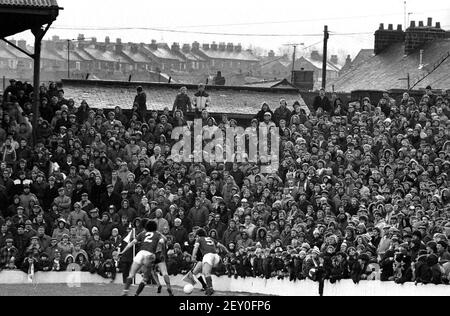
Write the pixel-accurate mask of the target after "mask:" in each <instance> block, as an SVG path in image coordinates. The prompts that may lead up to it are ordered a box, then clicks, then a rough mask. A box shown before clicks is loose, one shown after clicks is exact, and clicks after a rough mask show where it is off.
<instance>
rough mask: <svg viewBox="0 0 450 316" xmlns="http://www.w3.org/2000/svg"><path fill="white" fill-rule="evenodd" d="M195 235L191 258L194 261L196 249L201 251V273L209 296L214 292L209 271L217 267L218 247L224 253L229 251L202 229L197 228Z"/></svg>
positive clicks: (218, 261)
mask: <svg viewBox="0 0 450 316" xmlns="http://www.w3.org/2000/svg"><path fill="white" fill-rule="evenodd" d="M197 237H198V238H197V241H196V243H195V245H194V251H193V252H192V260H193V261H196V259H197V253H198V251H201V253H202V254H203V260H202V274H203V276H204V277H205V280H206V286H207V289H206V295H208V296H211V295H213V294H214V289H213V285H212V277H211V272H212V269H213V268H215V267H217V265H218V264H219V263H220V256H219V254H218V248H220V249H222V250H224V251H225V252H226V253H229V251H228V249H227V248H226V247H225V246H223V245H222V244H220V243H218V242H217V241H215V240H214V239H213V238H210V237H207V236H206V231H205V230H204V229H199V230H198V231H197ZM194 274H195V273H194Z"/></svg>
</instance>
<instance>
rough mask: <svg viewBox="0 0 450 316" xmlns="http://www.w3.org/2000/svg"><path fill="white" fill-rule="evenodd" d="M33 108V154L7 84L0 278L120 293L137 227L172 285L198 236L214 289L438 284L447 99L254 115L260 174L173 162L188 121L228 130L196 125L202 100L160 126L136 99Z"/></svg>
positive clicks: (449, 269)
mask: <svg viewBox="0 0 450 316" xmlns="http://www.w3.org/2000/svg"><path fill="white" fill-rule="evenodd" d="M148 93H150V94H151V91H149V92H148ZM174 97H175V96H174ZM39 98H40V104H41V105H40V108H39V112H40V115H39V117H38V126H36V127H34V128H36V131H34V132H35V134H36V142H35V143H34V145H33V146H32V141H33V137H32V136H33V127H32V125H31V124H30V122H32V116H33V115H35V114H33V113H32V110H31V109H32V105H31V102H32V99H33V96H32V88H31V86H30V85H28V84H25V83H21V82H14V81H12V82H11V85H10V86H9V87H8V88H7V89H6V90H5V92H4V95H3V98H2V105H1V109H0V119H1V122H0V144H1V148H0V152H1V154H2V159H1V162H0V173H1V174H0V211H1V217H0V226H1V231H0V269H1V270H8V269H22V270H23V271H25V272H27V271H28V272H29V271H30V269H34V270H35V271H63V270H70V271H74V270H81V271H91V272H93V273H99V274H101V275H104V276H105V277H112V278H114V277H115V273H116V272H123V273H124V275H125V277H126V274H127V273H128V270H129V266H130V264H131V262H132V257H133V253H132V252H130V253H128V254H127V255H125V256H123V257H121V258H119V257H118V255H117V254H118V250H120V249H121V248H122V249H123V247H124V241H123V238H124V237H125V236H127V235H129V233H130V231H135V232H136V233H139V231H140V230H141V229H142V227H141V222H142V220H143V219H144V218H148V219H153V220H155V221H157V223H158V230H159V231H160V232H161V233H163V234H164V235H165V236H166V237H167V238H168V241H169V243H168V245H169V250H168V253H167V255H168V256H167V263H168V268H169V273H170V274H173V275H174V274H179V273H184V272H187V271H188V270H189V269H191V267H192V265H191V261H192V258H191V254H192V249H193V245H194V242H195V235H194V231H195V229H196V228H198V227H202V228H206V230H207V231H208V234H209V236H211V237H213V238H215V239H216V240H218V241H220V242H221V243H223V244H224V245H225V246H226V247H228V249H229V250H230V252H231V253H232V254H231V255H227V256H225V257H224V260H223V262H222V264H221V265H220V267H219V268H218V269H217V270H216V273H217V274H219V275H228V276H229V277H264V278H273V277H276V278H280V279H283V278H289V279H290V280H301V279H306V278H310V279H313V280H318V281H320V280H324V279H329V280H331V282H336V281H339V280H341V279H352V280H353V281H354V282H356V283H357V282H359V281H360V280H371V279H376V278H380V279H381V280H382V281H395V282H398V283H404V282H417V283H435V284H442V283H448V279H449V274H450V253H449V245H448V242H449V236H450V190H449V179H450V173H449V172H450V120H449V117H450V108H449V100H450V98H449V97H447V96H445V95H443V96H436V95H434V94H433V93H432V90H431V87H429V89H427V90H426V92H424V95H423V96H422V97H420V98H414V97H411V96H409V95H408V93H405V94H404V95H403V97H402V98H401V99H399V100H394V99H393V98H391V97H390V96H389V95H388V94H387V93H386V94H385V95H384V96H383V98H382V99H381V100H380V101H379V103H378V104H372V102H371V100H370V99H369V98H365V99H364V100H361V101H362V102H360V101H355V102H351V103H348V104H344V102H342V100H340V99H338V98H336V99H335V100H328V99H326V98H327V97H326V95H325V93H323V91H322V92H321V93H320V96H318V98H317V99H316V100H315V101H314V105H313V106H312V108H311V112H310V113H309V111H305V109H303V108H302V107H301V106H300V104H299V103H298V102H296V103H295V104H293V105H288V104H287V103H286V101H285V100H283V99H282V100H281V101H280V104H279V106H277V108H274V110H273V111H272V109H271V107H272V106H273V105H269V104H263V105H262V108H261V111H260V112H259V113H257V114H256V115H255V117H254V119H253V120H252V121H251V125H250V126H247V127H249V128H253V129H254V130H255V131H256V132H257V127H258V126H260V125H264V126H269V127H274V126H277V127H279V133H280V141H281V148H280V153H279V158H280V166H279V169H278V170H277V171H276V172H270V173H267V169H264V170H266V172H264V171H262V168H261V166H260V165H259V164H255V163H249V162H248V161H244V162H240V163H236V162H233V161H225V162H224V163H215V162H209V161H205V162H203V163H187V162H178V161H176V159H175V160H174V159H173V157H172V156H171V149H172V146H173V144H174V143H175V141H177V140H172V139H171V132H172V130H173V129H174V128H175V127H181V126H189V122H188V120H187V119H186V118H185V114H186V113H187V111H195V112H196V113H197V114H196V115H201V118H202V119H203V122H204V126H205V127H206V129H205V131H206V130H207V129H208V128H209V129H212V130H214V129H222V130H224V129H225V128H227V127H229V126H236V125H237V122H236V121H235V120H229V119H228V118H227V116H224V117H223V118H222V119H221V120H220V119H218V120H217V121H216V120H215V119H214V118H213V117H212V116H210V114H209V112H208V109H209V108H210V107H213V106H214V100H213V99H211V98H210V96H209V95H208V94H207V93H206V92H205V87H204V86H202V87H200V90H199V92H197V94H195V95H194V97H193V98H192V99H191V97H189V95H188V91H187V90H186V89H182V91H181V93H180V95H179V96H177V98H176V101H175V104H174V108H173V112H169V109H165V110H164V111H162V112H157V111H147V107H146V106H147V105H146V94H145V92H144V91H143V89H142V88H141V87H140V88H138V94H137V96H136V100H135V104H134V106H133V110H132V111H130V113H129V115H126V114H124V113H123V111H122V109H121V108H120V107H116V108H115V109H114V110H111V111H108V110H104V109H94V108H95V104H90V105H88V104H87V103H86V102H82V103H81V104H80V105H79V107H77V106H76V104H75V102H74V101H73V100H71V99H66V98H65V95H64V91H63V90H62V89H60V88H58V87H57V86H56V84H54V83H52V84H50V85H49V87H46V86H44V85H43V86H42V87H41V90H40V95H39ZM203 142H204V143H206V142H208V138H203ZM244 156H245V155H244ZM244 160H245V159H244Z"/></svg>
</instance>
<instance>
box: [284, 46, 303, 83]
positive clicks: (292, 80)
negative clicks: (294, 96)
mask: <svg viewBox="0 0 450 316" xmlns="http://www.w3.org/2000/svg"><path fill="white" fill-rule="evenodd" d="M283 46H292V47H293V48H294V53H293V55H292V72H291V83H293V82H294V79H295V78H294V71H295V60H296V59H297V46H305V43H296V44H284V45H283Z"/></svg>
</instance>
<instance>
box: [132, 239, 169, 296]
mask: <svg viewBox="0 0 450 316" xmlns="http://www.w3.org/2000/svg"><path fill="white" fill-rule="evenodd" d="M155 234H158V235H159V237H160V240H163V242H160V243H158V246H157V249H156V255H155V261H154V262H152V263H150V264H149V265H148V266H147V267H146V271H145V273H144V279H143V280H142V282H141V283H140V284H139V287H138V289H137V291H136V295H135V296H139V295H140V294H141V293H142V291H143V290H144V288H145V286H146V285H147V284H149V283H150V281H151V279H152V278H153V280H154V281H155V282H156V285H157V286H158V294H161V291H162V286H161V283H160V282H159V277H158V274H157V273H156V267H158V269H159V271H160V272H161V274H162V276H163V278H164V282H165V283H166V286H167V292H168V293H169V295H170V296H174V295H173V291H172V286H171V284H170V277H169V273H168V272H167V264H166V254H167V246H166V242H167V238H166V237H165V236H164V235H162V234H161V233H159V232H155Z"/></svg>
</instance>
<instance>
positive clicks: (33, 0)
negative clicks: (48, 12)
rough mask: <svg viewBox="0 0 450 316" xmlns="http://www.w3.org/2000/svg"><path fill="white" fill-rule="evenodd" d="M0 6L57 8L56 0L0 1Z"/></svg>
mask: <svg viewBox="0 0 450 316" xmlns="http://www.w3.org/2000/svg"><path fill="white" fill-rule="evenodd" d="M0 6H11V7H34V8H51V7H58V3H57V2H56V0H0Z"/></svg>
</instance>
